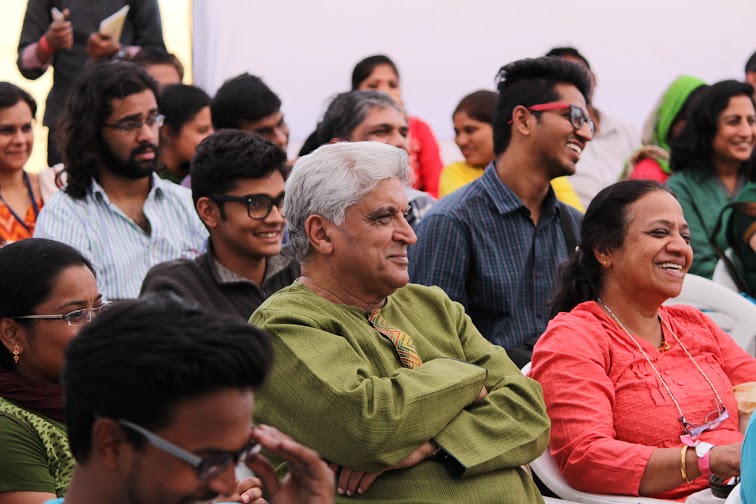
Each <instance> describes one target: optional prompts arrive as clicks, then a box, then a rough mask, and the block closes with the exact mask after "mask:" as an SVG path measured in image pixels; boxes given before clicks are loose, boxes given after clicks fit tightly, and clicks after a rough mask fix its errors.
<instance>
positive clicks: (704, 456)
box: [680, 436, 714, 478]
mask: <svg viewBox="0 0 756 504" xmlns="http://www.w3.org/2000/svg"><path fill="white" fill-rule="evenodd" d="M680 439H681V440H682V442H683V443H684V444H685V445H686V446H690V447H691V448H695V449H696V456H698V469H699V470H700V471H701V476H705V477H707V478H708V477H709V476H711V465H710V460H709V452H710V451H711V449H712V448H714V445H713V444H711V443H706V442H705V441H701V440H698V441H695V442H694V441H693V440H692V439H691V438H690V436H680Z"/></svg>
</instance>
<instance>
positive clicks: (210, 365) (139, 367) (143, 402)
mask: <svg viewBox="0 0 756 504" xmlns="http://www.w3.org/2000/svg"><path fill="white" fill-rule="evenodd" d="M270 362H271V344H270V338H269V337H268V336H267V334H266V333H264V332H263V331H262V330H260V329H258V328H256V327H253V326H251V325H248V324H247V323H245V322H243V321H240V320H237V319H236V318H234V317H230V316H227V315H223V314H220V313H211V312H208V311H205V310H204V309H202V308H200V307H199V306H197V305H194V304H192V303H191V302H189V301H187V300H184V299H181V298H179V297H178V296H176V295H175V294H173V293H168V292H162V293H153V294H148V295H146V296H144V297H141V298H139V299H134V300H128V301H121V302H118V303H117V304H116V305H115V306H114V307H113V308H111V309H109V310H108V311H106V312H103V313H102V314H101V315H99V316H98V317H97V318H96V319H95V320H93V321H92V323H90V324H89V325H87V326H86V327H84V329H82V331H81V332H80V333H79V335H78V336H76V337H75V338H74V339H73V340H72V341H71V343H70V344H69V346H68V348H67V349H66V352H65V364H64V367H63V379H62V381H63V386H64V395H65V411H66V427H67V428H68V439H69V443H70V446H71V452H72V453H73V455H74V457H75V458H76V460H77V461H78V462H79V463H81V462H86V460H87V458H88V457H89V454H90V452H91V438H92V425H93V424H94V422H95V416H96V415H100V416H102V417H106V418H112V419H115V420H129V421H131V422H134V423H136V424H138V425H141V426H142V427H144V428H146V429H149V430H156V429H160V428H164V427H166V426H167V425H170V422H171V415H172V413H173V408H174V407H175V405H176V403H178V402H180V401H181V400H184V399H189V398H195V397H200V396H203V395H206V394H209V393H212V392H215V391H218V390H221V389H224V388H239V389H247V388H250V389H251V388H253V387H256V386H258V385H260V384H261V383H262V382H263V380H264V378H265V374H266V372H267V369H268V366H269V365H270ZM251 413H252V412H250V415H251ZM129 441H130V442H131V443H132V444H134V445H135V446H136V447H137V448H140V447H141V446H142V445H143V444H144V438H142V437H141V436H139V435H134V434H133V433H132V434H129Z"/></svg>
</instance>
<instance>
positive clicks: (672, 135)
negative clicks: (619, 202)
mask: <svg viewBox="0 0 756 504" xmlns="http://www.w3.org/2000/svg"><path fill="white" fill-rule="evenodd" d="M706 87H708V86H707V85H706V83H705V82H704V81H702V80H701V79H699V78H698V77H692V76H690V75H682V76H680V77H678V78H677V79H675V80H674V81H672V84H670V85H669V87H668V88H667V90H666V91H665V92H664V94H663V95H662V97H661V99H660V100H659V102H658V104H657V105H656V107H655V108H654V111H653V113H652V114H651V115H650V116H649V118H648V119H647V120H646V124H645V125H644V127H643V138H642V141H643V147H641V148H640V149H638V150H637V151H635V153H634V154H633V155H632V156H631V157H630V159H629V160H628V162H627V164H626V165H625V174H627V178H628V179H649V180H656V181H658V182H662V183H666V182H667V179H668V178H669V177H670V175H671V174H672V172H671V171H670V169H669V151H670V144H671V143H672V142H673V141H674V140H675V139H676V138H677V137H678V136H679V135H680V132H681V131H682V128H683V126H685V118H686V116H687V113H688V109H689V108H690V105H689V104H690V103H691V102H692V101H693V99H692V98H695V97H696V96H697V95H698V94H699V93H700V92H701V91H703V90H704V89H705V88H706Z"/></svg>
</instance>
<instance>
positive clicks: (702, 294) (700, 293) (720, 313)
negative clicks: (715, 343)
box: [664, 274, 756, 355]
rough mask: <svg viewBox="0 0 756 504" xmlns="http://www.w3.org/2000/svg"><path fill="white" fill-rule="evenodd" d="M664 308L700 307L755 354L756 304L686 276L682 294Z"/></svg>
mask: <svg viewBox="0 0 756 504" xmlns="http://www.w3.org/2000/svg"><path fill="white" fill-rule="evenodd" d="M664 304H665V305H676V304H684V305H689V306H693V307H694V308H698V309H699V310H701V311H702V312H704V313H705V314H706V315H708V316H709V317H710V318H711V319H712V320H713V321H714V323H715V324H717V325H718V326H719V327H721V328H722V329H723V330H724V331H725V332H727V333H729V334H730V336H732V339H734V340H735V342H736V343H737V344H738V345H739V346H740V347H741V348H743V349H744V350H745V351H747V352H748V353H749V354H751V355H756V304H753V303H751V302H750V301H748V300H747V299H746V298H744V297H743V296H741V295H740V294H738V293H736V292H733V291H731V290H729V289H727V288H726V287H723V286H721V285H719V284H717V283H715V282H713V281H711V280H709V279H707V278H703V277H700V276H696V275H691V274H687V275H685V281H684V282H683V288H682V292H681V293H680V295H679V296H678V297H676V298H674V299H670V300H668V301H667V302H666V303H664Z"/></svg>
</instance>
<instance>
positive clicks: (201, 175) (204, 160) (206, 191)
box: [189, 129, 288, 217]
mask: <svg viewBox="0 0 756 504" xmlns="http://www.w3.org/2000/svg"><path fill="white" fill-rule="evenodd" d="M275 171H277V172H279V173H280V174H281V176H282V177H283V178H284V180H286V176H287V175H288V169H287V168H286V152H284V151H283V149H281V148H280V147H279V146H277V145H276V144H274V143H273V142H271V141H270V140H267V139H265V138H263V137H261V136H260V135H258V134H257V133H251V132H249V131H242V130H235V129H229V130H220V131H217V132H215V133H213V134H212V135H210V136H209V137H207V138H205V139H204V140H202V142H200V144H199V146H198V147H197V152H196V153H195V154H194V159H192V164H191V167H190V168H189V172H190V174H191V176H192V179H191V180H192V199H193V200H194V205H195V207H196V206H197V200H199V199H200V198H202V197H206V196H209V195H211V194H226V193H228V192H230V191H233V190H234V189H235V188H236V186H237V181H238V180H239V179H261V178H264V177H267V176H268V175H269V174H271V173H273V172H275ZM220 208H221V213H222V212H223V206H222V205H221V207H220ZM221 217H223V215H221Z"/></svg>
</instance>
